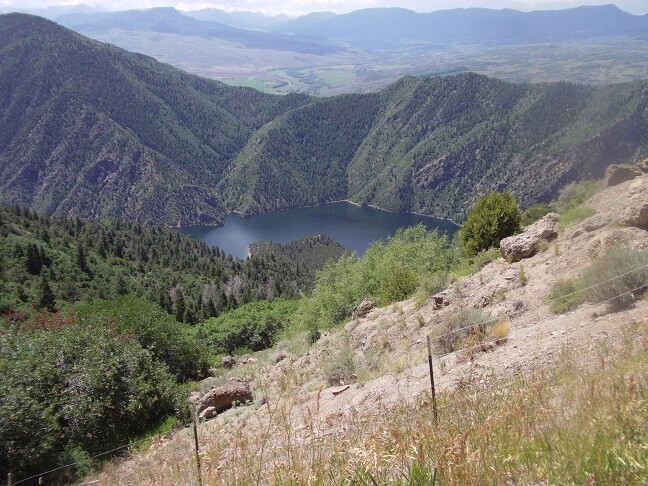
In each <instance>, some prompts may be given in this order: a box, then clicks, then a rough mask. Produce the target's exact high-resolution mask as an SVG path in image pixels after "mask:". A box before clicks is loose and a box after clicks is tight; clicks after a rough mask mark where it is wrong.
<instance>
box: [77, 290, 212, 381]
mask: <svg viewBox="0 0 648 486" xmlns="http://www.w3.org/2000/svg"><path fill="white" fill-rule="evenodd" d="M76 309H77V312H78V315H79V319H80V320H81V322H83V323H85V324H86V325H92V326H100V327H103V328H106V329H112V330H114V331H116V332H117V333H118V334H120V335H129V336H132V337H134V338H135V339H136V340H137V342H138V343H139V344H140V345H141V346H142V347H143V348H145V349H147V350H149V351H150V352H151V353H152V355H153V357H154V358H155V359H156V360H159V361H161V362H163V363H165V364H166V365H167V367H168V369H169V371H170V372H171V373H173V374H174V375H175V376H176V378H177V379H178V380H179V381H186V380H190V379H197V378H201V377H203V376H205V375H206V374H207V373H208V370H209V366H210V359H209V352H208V350H207V348H206V347H205V346H203V345H202V343H200V342H199V341H198V340H197V339H196V338H195V337H194V336H192V335H191V331H190V330H189V328H188V327H187V326H185V325H184V324H180V323H178V322H177V321H176V320H175V319H174V318H173V317H172V316H171V315H169V314H167V313H166V312H164V311H163V310H162V309H161V308H160V307H158V306H156V305H155V304H152V303H151V302H149V301H147V300H144V299H142V298H138V297H134V296H124V297H118V298H115V299H111V300H96V301H94V302H92V303H90V304H81V305H78V306H77V307H76Z"/></svg>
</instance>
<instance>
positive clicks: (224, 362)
mask: <svg viewBox="0 0 648 486" xmlns="http://www.w3.org/2000/svg"><path fill="white" fill-rule="evenodd" d="M235 365H236V360H235V359H234V358H233V357H232V356H223V358H222V359H221V366H222V367H223V368H233V367H234V366H235Z"/></svg>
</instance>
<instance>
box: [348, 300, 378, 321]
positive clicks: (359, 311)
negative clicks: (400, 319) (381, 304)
mask: <svg viewBox="0 0 648 486" xmlns="http://www.w3.org/2000/svg"><path fill="white" fill-rule="evenodd" d="M375 307H376V303H375V302H374V301H373V300H363V301H362V302H360V304H358V306H357V307H356V308H355V309H353V317H365V316H366V315H367V314H369V312H371V310H372V309H375Z"/></svg>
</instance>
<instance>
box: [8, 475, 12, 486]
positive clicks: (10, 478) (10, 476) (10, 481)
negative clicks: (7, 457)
mask: <svg viewBox="0 0 648 486" xmlns="http://www.w3.org/2000/svg"><path fill="white" fill-rule="evenodd" d="M7 486H13V474H11V473H7Z"/></svg>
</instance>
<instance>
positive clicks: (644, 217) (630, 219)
mask: <svg viewBox="0 0 648 486" xmlns="http://www.w3.org/2000/svg"><path fill="white" fill-rule="evenodd" d="M620 219H621V222H622V223H623V224H625V225H626V226H634V227H636V228H642V229H648V204H635V205H633V206H632V207H630V208H628V209H626V211H625V212H624V213H623V215H622V216H621V218H620Z"/></svg>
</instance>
